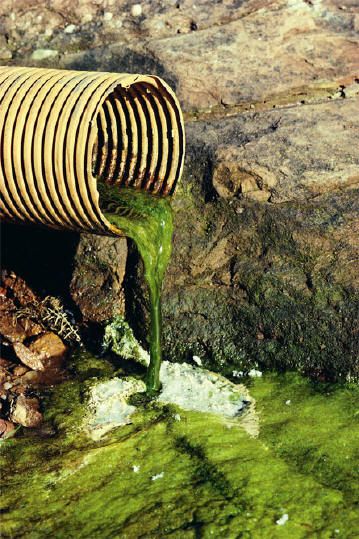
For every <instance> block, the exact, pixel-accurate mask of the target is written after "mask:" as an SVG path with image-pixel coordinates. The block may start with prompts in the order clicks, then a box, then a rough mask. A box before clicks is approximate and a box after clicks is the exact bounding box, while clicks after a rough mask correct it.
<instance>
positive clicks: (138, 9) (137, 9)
mask: <svg viewBox="0 0 359 539" xmlns="http://www.w3.org/2000/svg"><path fill="white" fill-rule="evenodd" d="M131 15H132V17H140V16H141V15H142V6H141V4H133V6H132V8H131Z"/></svg>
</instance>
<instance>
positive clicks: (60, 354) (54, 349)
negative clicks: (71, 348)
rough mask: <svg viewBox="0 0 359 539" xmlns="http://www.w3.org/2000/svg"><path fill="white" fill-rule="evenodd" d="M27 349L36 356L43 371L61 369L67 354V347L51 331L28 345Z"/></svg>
mask: <svg viewBox="0 0 359 539" xmlns="http://www.w3.org/2000/svg"><path fill="white" fill-rule="evenodd" d="M29 349H30V351H31V352H33V353H34V354H37V355H38V357H39V358H40V360H41V362H42V365H43V368H44V369H45V368H46V369H48V368H51V369H53V368H58V367H61V365H62V363H63V361H64V359H65V356H66V353H67V346H65V344H64V343H63V342H62V340H61V339H60V337H58V335H56V334H55V333H53V332H51V331H49V332H47V333H44V335H40V337H38V338H37V339H36V340H35V341H33V342H32V343H31V344H30V346H29Z"/></svg>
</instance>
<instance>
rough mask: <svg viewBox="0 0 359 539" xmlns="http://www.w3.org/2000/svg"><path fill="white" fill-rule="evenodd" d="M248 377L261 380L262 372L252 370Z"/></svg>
mask: <svg viewBox="0 0 359 539" xmlns="http://www.w3.org/2000/svg"><path fill="white" fill-rule="evenodd" d="M248 376H250V377H251V378H261V376H262V372H261V371H257V370H256V369H251V370H250V371H249V373H248Z"/></svg>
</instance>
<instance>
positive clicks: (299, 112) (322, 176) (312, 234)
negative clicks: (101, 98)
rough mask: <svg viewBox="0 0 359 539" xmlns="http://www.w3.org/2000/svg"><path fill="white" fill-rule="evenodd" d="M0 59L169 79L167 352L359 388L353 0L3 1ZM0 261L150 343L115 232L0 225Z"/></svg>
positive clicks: (139, 295)
mask: <svg viewBox="0 0 359 539" xmlns="http://www.w3.org/2000/svg"><path fill="white" fill-rule="evenodd" d="M0 29H1V32H0V62H1V63H2V64H8V65H29V66H51V67H60V68H71V69H87V70H103V71H117V72H141V73H143V72H147V73H152V74H157V75H159V76H161V77H163V78H165V80H167V81H168V82H169V83H170V84H171V85H172V87H173V88H174V89H175V91H176V92H177V95H178V97H179V99H180V101H181V104H182V106H183V109H184V112H185V119H186V133H187V156H186V165H185V171H184V176H183V179H182V182H181V185H180V187H179V190H178V193H177V196H176V198H175V200H174V209H175V222H176V229H175V238H174V253H173V259H172V263H171V266H170V269H169V271H168V277H167V282H166V285H165V292H164V329H165V343H164V344H165V354H166V356H167V357H169V358H172V359H174V358H176V359H177V360H178V359H181V360H188V359H191V358H192V356H193V354H196V355H198V356H199V357H201V358H202V360H203V362H204V364H205V365H206V366H209V367H211V368H215V369H217V370H220V371H221V372H224V373H226V374H233V372H235V373H238V372H241V371H246V370H247V369H249V368H254V367H257V366H259V367H260V368H273V367H275V368H280V369H281V368H295V369H298V370H300V371H302V372H305V373H307V374H310V375H311V376H316V377H319V378H320V379H325V380H328V379H329V380H330V379H334V378H348V376H350V377H351V379H353V378H355V377H358V375H359V365H358V355H359V350H358V305H359V301H358V288H359V286H358V285H359V283H358V273H359V272H358V266H359V264H358V252H359V251H358V247H359V239H358V232H359V219H358V215H359V214H358V209H359V197H358V185H359V151H358V144H359V40H358V31H359V5H358V3H357V2H356V1H355V0H286V1H285V0H283V1H281V0H274V1H270V0H248V1H246V0H232V1H231V0H224V1H214V0H199V1H196V2H191V1H188V0H184V1H181V0H180V1H163V2H159V1H148V0H147V1H145V2H141V3H135V2H123V1H121V0H116V1H115V0H103V1H101V0H91V1H89V0H71V1H69V0H54V1H45V0H38V1H35V0H33V1H27V0H13V1H10V0H2V2H1V5H0ZM2 263H3V266H4V267H5V268H6V269H8V270H14V271H16V273H17V274H18V275H20V276H21V277H23V278H24V279H25V280H26V281H27V282H28V283H30V285H31V286H32V287H33V288H34V290H36V291H37V292H39V293H40V294H42V295H43V296H44V295H48V294H50V295H52V296H59V297H61V298H62V300H63V301H64V302H65V304H66V305H69V306H71V309H72V310H73V311H74V312H75V314H76V316H77V319H78V320H83V322H84V323H87V324H91V323H98V322H101V323H102V322H104V321H105V320H108V319H110V318H111V317H112V316H114V315H116V314H123V313H126V316H127V317H128V319H129V320H130V321H132V324H133V325H134V327H135V330H136V331H137V333H138V335H139V336H140V337H142V338H143V337H144V334H145V332H144V327H145V326H144V323H143V320H144V309H143V306H144V305H145V303H146V298H145V294H143V286H142V284H141V278H140V276H141V266H140V264H138V257H137V255H136V253H135V251H134V249H133V246H132V245H127V242H126V240H125V239H119V240H113V239H109V238H102V237H95V236H87V235H83V236H81V237H78V236H77V235H76V234H68V233H59V232H55V231H42V230H38V229H25V228H22V227H17V226H10V225H7V226H4V227H3V255H2Z"/></svg>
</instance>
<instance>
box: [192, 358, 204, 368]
mask: <svg viewBox="0 0 359 539" xmlns="http://www.w3.org/2000/svg"><path fill="white" fill-rule="evenodd" d="M192 359H193V361H194V362H195V363H196V365H198V366H199V367H201V366H202V360H201V358H200V357H199V356H193V358H192Z"/></svg>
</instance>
